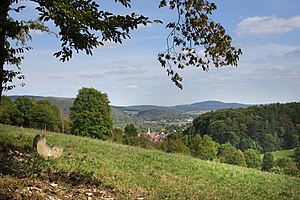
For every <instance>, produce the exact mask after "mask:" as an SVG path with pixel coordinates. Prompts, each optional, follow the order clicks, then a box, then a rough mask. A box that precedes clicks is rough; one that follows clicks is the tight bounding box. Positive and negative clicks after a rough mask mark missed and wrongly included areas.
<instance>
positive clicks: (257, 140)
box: [185, 102, 300, 153]
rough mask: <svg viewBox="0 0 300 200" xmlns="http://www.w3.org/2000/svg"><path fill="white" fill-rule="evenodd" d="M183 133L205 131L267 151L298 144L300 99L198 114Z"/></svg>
mask: <svg viewBox="0 0 300 200" xmlns="http://www.w3.org/2000/svg"><path fill="white" fill-rule="evenodd" d="M185 134H186V135H188V136H193V135H195V134H200V135H201V136H203V135H209V136H210V137H212V138H213V140H215V141H217V142H218V143H220V144H223V143H226V142H229V143H230V144H232V145H233V146H235V147H237V148H239V149H241V150H245V149H250V148H251V149H255V150H257V151H258V152H261V153H262V152H271V151H275V150H281V149H292V148H295V147H297V146H299V136H300V103H299V102H297V103H296V102H295V103H287V104H280V103H276V104H270V105H261V106H251V107H248V108H240V109H224V110H218V111H214V112H209V113H205V114H202V115H200V116H199V117H197V118H196V119H195V120H194V121H193V125H192V126H191V127H189V128H188V129H187V130H186V131H185Z"/></svg>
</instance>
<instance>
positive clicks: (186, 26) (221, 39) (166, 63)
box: [158, 0, 242, 89]
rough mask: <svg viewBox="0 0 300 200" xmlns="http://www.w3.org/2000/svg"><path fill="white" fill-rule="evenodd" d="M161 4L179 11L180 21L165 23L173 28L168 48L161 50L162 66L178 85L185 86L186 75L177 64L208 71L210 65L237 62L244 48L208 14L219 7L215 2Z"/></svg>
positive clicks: (189, 0) (181, 0)
mask: <svg viewBox="0 0 300 200" xmlns="http://www.w3.org/2000/svg"><path fill="white" fill-rule="evenodd" d="M159 7H169V9H170V10H175V11H176V12H177V21H176V22H170V23H168V24H167V26H166V27H167V28H169V29H171V32H170V34H169V35H168V37H167V50H166V51H165V52H162V53H159V54H158V60H159V62H160V64H161V66H162V67H164V68H166V72H167V74H168V76H171V80H172V81H173V82H174V83H175V84H176V86H177V87H179V88H181V89H182V88H183V86H182V80H183V79H182V77H181V76H180V75H179V73H178V72H176V71H175V69H174V67H175V68H178V69H184V68H186V67H189V66H196V67H202V69H203V70H204V71H207V70H208V69H209V67H210V66H211V65H213V66H215V67H217V68H218V67H222V66H226V65H234V66H237V61H238V60H239V56H240V55H241V54H242V51H241V49H236V48H235V47H233V46H232V44H231V43H232V39H231V37H230V36H229V35H227V34H226V32H225V29H224V28H223V26H222V25H221V24H219V23H216V22H215V21H213V20H212V19H211V18H210V17H209V16H210V15H211V14H212V12H213V11H214V10H216V9H217V6H216V5H215V4H214V3H210V2H208V1H207V0H198V1H194V0H170V1H166V0H162V1H161V2H160V5H159ZM201 47H202V48H201Z"/></svg>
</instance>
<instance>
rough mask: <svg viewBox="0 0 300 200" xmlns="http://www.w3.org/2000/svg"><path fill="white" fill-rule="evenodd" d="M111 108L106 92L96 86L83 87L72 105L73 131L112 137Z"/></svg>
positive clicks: (95, 136)
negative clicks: (95, 87)
mask: <svg viewBox="0 0 300 200" xmlns="http://www.w3.org/2000/svg"><path fill="white" fill-rule="evenodd" d="M110 111H111V108H110V106H109V100H108V97H107V95H106V94H104V93H101V92H99V91H98V90H96V89H94V88H82V89H80V90H79V91H78V95H77V97H76V99H75V101H74V105H73V106H72V107H71V113H70V119H71V121H72V128H71V133H72V134H74V135H81V136H88V137H94V138H99V139H102V140H106V139H108V138H110V137H111V132H112V118H111V116H110Z"/></svg>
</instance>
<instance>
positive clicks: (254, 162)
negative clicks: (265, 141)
mask: <svg viewBox="0 0 300 200" xmlns="http://www.w3.org/2000/svg"><path fill="white" fill-rule="evenodd" d="M244 156H245V161H246V164H247V167H250V168H257V169H260V168H261V160H260V155H259V153H258V152H257V151H255V150H254V149H247V150H246V151H245V152H244Z"/></svg>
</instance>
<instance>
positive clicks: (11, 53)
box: [0, 0, 241, 98]
mask: <svg viewBox="0 0 300 200" xmlns="http://www.w3.org/2000/svg"><path fill="white" fill-rule="evenodd" d="M29 1H31V2H33V3H35V6H36V11H37V12H38V18H37V19H26V18H24V19H21V20H17V19H14V18H13V13H15V12H17V13H19V12H22V11H23V10H24V9H25V8H26V6H25V5H24V4H23V1H21V0H2V1H1V6H0V22H1V23H0V82H1V84H0V98H1V96H2V92H3V90H11V89H13V88H14V87H15V85H14V84H12V81H13V80H14V79H15V78H18V79H24V78H25V76H24V75H23V74H22V73H21V69H20V64H21V61H22V59H23V58H24V57H23V53H24V51H28V50H30V49H31V47H30V46H28V45H27V42H28V41H29V40H31V34H30V31H31V30H39V31H43V32H48V33H51V30H50V29H49V28H48V27H47V26H45V24H44V23H45V22H48V21H51V22H53V23H54V24H55V26H56V27H57V28H58V30H59V32H58V33H57V35H58V38H59V39H60V41H61V50H59V51H58V52H55V53H54V56H55V57H57V58H59V59H60V60H61V61H63V62H64V61H68V60H69V59H70V58H72V56H73V53H74V52H77V53H78V52H80V51H83V52H85V53H86V54H87V55H92V49H94V48H97V47H99V46H103V45H104V44H105V43H104V42H105V41H112V42H115V43H122V41H123V40H124V39H127V38H130V31H131V30H134V29H137V28H138V25H147V24H149V23H151V22H161V21H160V20H153V21H150V20H149V18H148V17H145V16H143V15H139V14H136V13H134V12H132V13H129V14H127V15H119V14H118V13H112V12H108V11H104V10H102V9H101V8H100V6H99V4H98V3H96V2H95V1H93V0H66V1H62V0H53V1H47V0H29ZM115 2H116V3H120V4H122V5H123V6H125V7H130V3H131V2H130V0H115ZM159 7H160V8H161V7H169V8H170V10H171V11H174V12H176V13H177V19H175V20H174V21H175V22H170V23H168V24H167V25H166V27H167V28H169V29H170V34H169V35H168V36H167V41H168V42H167V50H166V51H164V52H161V53H159V54H158V60H159V62H160V64H161V66H162V67H164V68H165V69H166V71H167V73H168V75H169V76H171V80H172V81H173V82H174V83H175V84H176V85H177V86H178V87H179V88H182V77H181V76H180V75H179V74H178V73H177V72H176V70H175V68H178V69H183V68H185V67H188V66H196V67H200V68H202V69H203V70H205V71H207V70H208V69H209V67H210V66H215V67H221V66H225V65H237V61H238V59H239V56H240V55H241V50H240V49H236V48H235V47H233V46H232V39H231V37H230V36H229V35H227V34H226V32H225V29H224V28H223V27H222V26H221V24H219V23H217V22H215V21H213V20H212V19H211V17H210V16H211V15H212V12H213V11H214V10H216V9H217V7H216V4H214V3H210V2H209V1H208V0H198V1H194V0H162V1H160V3H159ZM5 65H14V66H16V70H8V69H6V68H4V66H5ZM21 85H24V84H23V83H21Z"/></svg>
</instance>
